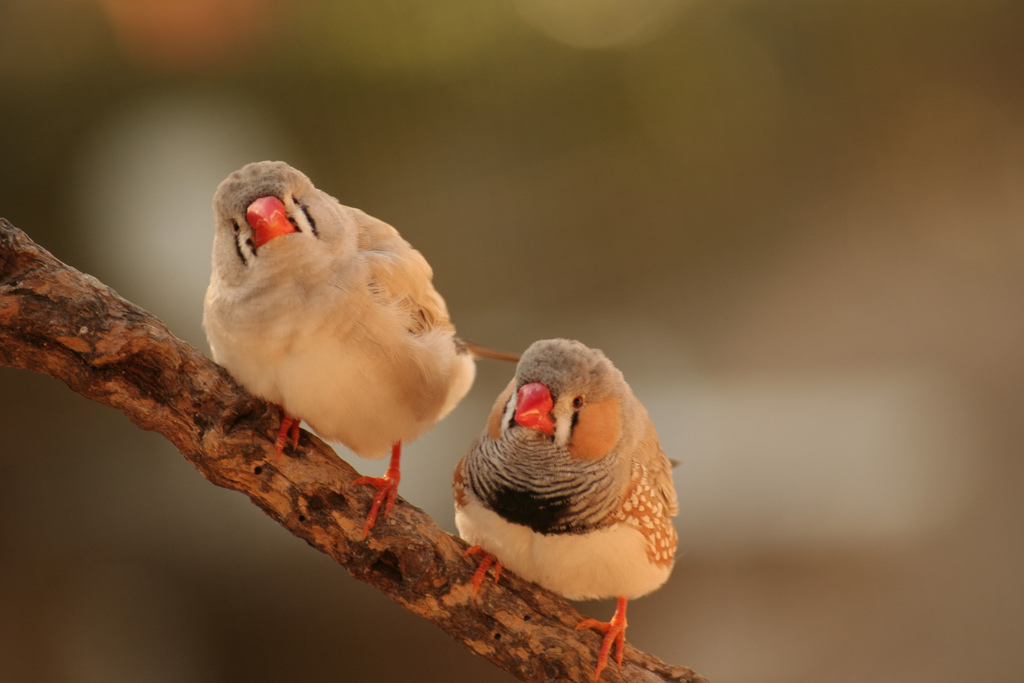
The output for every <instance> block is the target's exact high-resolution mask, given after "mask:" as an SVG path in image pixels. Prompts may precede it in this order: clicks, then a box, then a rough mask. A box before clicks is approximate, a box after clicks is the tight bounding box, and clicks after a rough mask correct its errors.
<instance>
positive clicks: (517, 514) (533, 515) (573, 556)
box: [453, 339, 678, 680]
mask: <svg viewBox="0 0 1024 683" xmlns="http://www.w3.org/2000/svg"><path fill="white" fill-rule="evenodd" d="M671 469H672V464H671V462H670V461H669V459H668V458H667V457H666V456H665V454H664V452H662V450H661V446H660V445H659V443H658V434H657V432H656V430H655V428H654V424H653V423H652V422H651V419H650V418H649V417H648V415H647V411H646V410H645V409H644V407H643V406H642V405H641V404H640V402H639V401H638V400H637V399H636V397H635V396H634V395H633V392H632V390H631V389H630V388H629V385H628V384H626V381H625V379H624V378H623V376H622V373H621V372H619V370H618V369H616V368H615V366H613V365H612V363H611V361H609V360H608V358H607V357H606V356H605V355H604V354H603V353H602V352H601V351H599V350H597V349H591V348H588V347H587V346H585V345H583V344H582V343H580V342H578V341H571V340H566V339H550V340H544V341H538V342H535V343H534V344H532V345H531V346H530V347H529V348H528V349H527V350H526V352H525V353H523V356H522V358H521V360H520V361H519V365H518V367H517V368H516V373H515V377H514V378H513V379H512V381H511V382H510V383H509V385H508V386H507V387H506V388H505V390H504V391H503V392H502V393H501V395H500V396H499V397H498V400H497V401H496V402H495V404H494V408H493V409H492V411H491V414H490V417H489V418H488V421H487V427H486V429H485V430H484V432H483V434H481V435H480V437H479V438H477V440H476V441H475V442H473V444H472V445H471V446H470V449H469V452H468V453H467V454H466V456H465V457H464V458H463V459H462V461H461V462H460V463H459V464H458V466H457V467H456V469H455V474H454V476H453V488H454V497H455V523H456V526H457V527H458V529H459V534H460V535H461V536H462V538H463V539H465V540H466V541H467V542H468V543H470V544H472V547H471V548H470V550H469V551H467V554H469V553H482V554H483V555H484V558H483V560H482V562H481V564H480V567H479V569H478V570H477V572H476V574H475V575H474V578H473V594H474V595H475V594H476V591H477V590H478V589H479V587H480V583H481V581H482V580H483V578H484V576H485V574H486V572H487V570H488V567H489V566H490V565H491V564H492V563H496V566H495V569H496V572H498V573H500V570H501V567H502V566H505V567H508V568H510V569H512V570H513V571H514V572H516V573H517V574H519V575H520V576H521V577H523V578H524V579H528V580H530V581H533V582H535V583H537V584H539V585H541V586H543V587H545V588H548V589H550V590H552V591H554V592H556V593H559V594H561V595H563V596H565V597H567V598H570V599H573V600H586V599H596V598H610V597H615V598H618V605H617V609H616V611H615V615H614V616H613V617H612V620H611V621H610V622H599V621H596V620H593V619H586V620H584V621H583V622H581V623H580V625H579V626H578V627H577V628H593V629H597V630H599V631H603V632H604V634H605V635H604V638H603V641H602V645H601V651H600V654H599V656H598V661H597V667H596V673H595V680H596V679H597V678H598V677H599V676H600V675H601V671H602V670H603V669H604V667H605V665H606V663H607V659H608V654H609V650H610V648H611V645H612V644H613V643H615V644H616V646H617V657H616V659H617V661H618V663H619V666H620V667H621V666H622V649H623V643H624V640H625V630H626V602H627V600H628V599H629V598H635V597H639V596H642V595H646V594H648V593H650V592H651V591H653V590H655V589H657V588H658V587H660V586H661V585H662V584H663V583H665V581H666V580H667V579H668V576H669V574H670V573H671V571H672V566H673V563H674V561H675V551H676V531H675V528H674V527H673V526H672V521H671V517H673V516H675V515H676V513H677V510H678V507H677V503H676V493H675V488H674V486H673V484H672V474H671ZM497 580H498V578H497V576H496V577H495V581H497Z"/></svg>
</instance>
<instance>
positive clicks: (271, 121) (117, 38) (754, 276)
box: [0, 0, 1024, 683]
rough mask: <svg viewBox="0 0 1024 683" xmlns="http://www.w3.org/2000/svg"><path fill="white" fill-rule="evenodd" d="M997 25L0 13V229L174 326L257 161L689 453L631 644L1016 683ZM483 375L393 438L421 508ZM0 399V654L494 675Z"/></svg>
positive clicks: (17, 399) (96, 4)
mask: <svg viewBox="0 0 1024 683" xmlns="http://www.w3.org/2000/svg"><path fill="white" fill-rule="evenodd" d="M1022 35H1024V4H1021V3H1020V2H1014V1H1013V0H1005V1H1004V0H887V1H885V2H870V1H866V0H831V1H829V2H797V1H795V0H770V1H769V0H726V1H717V2H716V1H711V0H499V1H497V2H477V1H476V0H404V1H402V0H345V1H333V0H296V1H294V2H288V1H286V0H173V1H172V0H4V2H2V3H0V159H2V162H0V216H4V217H6V218H8V219H9V220H11V221H12V222H13V223H14V224H15V225H17V226H19V227H20V228H22V229H24V230H25V231H26V232H27V233H28V234H29V235H30V236H31V237H32V238H34V239H35V240H36V241H38V242H39V243H41V244H42V245H44V246H45V247H47V248H48V249H50V250H51V251H52V252H54V253H55V254H56V255H57V256H58V257H59V258H61V259H63V260H64V261H66V262H68V263H70V264H72V265H74V266H76V267H77V268H79V269H81V270H84V271H86V272H89V273H91V274H93V275H95V276H97V277H98V278H100V279H101V280H102V281H104V282H106V283H107V284H110V285H111V286H113V287H114V288H115V289H117V290H118V291H119V292H120V293H121V294H122V295H123V296H125V297H127V298H128V299H130V300H131V301H133V302H135V303H137V304H139V305H141V306H143V307H145V308H147V309H148V310H150V311H152V312H153V313H154V314H156V315H157V316H159V317H160V318H162V319H163V320H164V321H166V322H167V324H168V325H169V326H170V327H171V329H172V330H173V331H174V332H176V333H177V334H178V335H179V336H181V337H183V338H184V339H186V340H188V341H190V342H191V343H193V344H195V345H196V346H197V347H198V348H200V349H202V350H203V351H204V352H205V351H207V346H206V342H205V339H204V336H203V333H202V330H201V327H200V320H201V311H202V297H203V293H204V291H205V288H206V284H207V280H208V277H209V253H210V248H211V241H212V220H211V211H210V200H211V198H212V195H213V192H214V189H215V188H216V186H217V183H218V182H219V181H220V180H221V179H222V178H224V177H225V176H226V175H227V174H228V173H229V172H231V171H232V170H235V169H236V168H238V167H240V166H242V165H243V164H245V163H247V162H250V161H256V160H260V159H270V158H273V159H284V160H286V161H288V162H290V163H291V164H293V165H294V166H296V167H298V168H300V169H302V170H304V171H305V172H306V173H307V174H308V175H309V176H310V177H311V178H312V179H313V181H314V182H315V183H316V184H317V185H318V186H319V187H320V188H322V189H324V190H326V191H327V192H329V193H331V194H333V195H335V196H336V197H338V198H339V200H340V201H342V203H345V204H348V205H351V206H357V207H359V208H362V209H363V210H365V211H367V212H368V213H370V214H372V215H374V216H377V217H379V218H381V219H383V220H385V221H387V222H389V223H391V224H392V225H394V226H396V227H397V228H398V229H399V230H400V231H401V232H402V234H403V236H404V237H406V238H407V239H408V240H409V241H411V242H412V244H413V245H414V246H416V247H417V248H418V249H419V250H420V251H422V252H423V254H424V255H425V256H426V257H427V259H428V260H429V261H430V262H431V263H432V265H433V267H434V270H435V283H436V285H437V287H438V289H439V290H440V291H441V293H442V294H443V295H444V296H445V297H446V299H447V302H448V305H449V308H450V310H451V312H452V316H453V319H454V320H455V322H456V324H457V326H458V328H459V331H460V333H461V334H462V336H464V337H466V338H469V339H472V340H474V341H477V342H479V343H483V344H487V345H490V346H493V347H498V348H502V349H507V350H512V351H520V350H522V349H523V348H525V347H526V346H527V345H528V344H529V343H530V342H532V341H533V340H535V339H538V338H546V337H554V336H566V337H573V338H577V339H580V340H582V341H584V342H585V343H587V344H588V345H590V346H595V347H599V348H602V349H603V350H604V351H605V352H606V353H607V354H608V355H609V356H610V357H611V358H612V359H613V361H614V362H615V363H616V364H617V365H618V366H619V367H620V368H621V369H622V370H623V372H624V373H625V375H626V377H627V379H628V380H629V381H630V382H631V384H632V386H633V388H634V390H635V392H636V394H637V395H638V396H639V398H640V399H641V400H642V401H643V402H644V403H645V404H646V406H647V407H648V409H649V411H650V413H651V414H652V416H653V418H654V420H655V423H656V424H657V426H658V428H659V431H660V434H661V437H662V445H663V447H664V449H665V451H666V452H667V453H668V454H669V456H670V457H672V458H675V459H677V460H679V461H680V465H679V467H677V468H676V470H675V480H676V487H677V489H678V491H679V494H680V502H681V505H680V515H679V517H678V520H677V525H678V529H679V532H680V555H679V560H678V563H677V565H676V569H675V572H674V574H673V576H672V578H671V579H670V581H669V583H668V584H667V585H666V586H665V587H664V588H662V589H661V590H660V591H659V592H658V593H656V594H654V595H653V596H652V597H648V598H645V599H641V600H637V601H635V602H633V603H631V606H630V630H629V634H628V639H629V641H630V642H632V643H633V644H634V645H636V646H637V647H639V648H641V649H644V650H647V651H650V652H652V653H653V654H655V655H657V656H659V657H661V658H663V659H665V660H667V661H669V662H672V663H678V664H685V665H687V666H690V667H693V668H694V669H695V670H697V671H698V672H700V673H702V674H703V675H705V676H707V677H708V678H710V679H711V680H712V681H721V682H724V681H731V682H737V683H742V682H754V681H757V682H758V683H770V682H772V681H780V682H781V681H818V680H828V681H839V682H843V681H861V680H865V679H868V680H872V681H906V680H928V681H932V682H933V683H942V682H945V681H959V680H962V679H964V678H967V677H970V678H972V679H976V680H986V681H1016V680H1020V677H1021V675H1022V670H1024V666H1022V663H1024V662H1022V660H1024V655H1022V652H1021V642H1022V636H1024V533H1022V532H1024V490H1022V489H1024V461H1022V457H1021V455H1022V450H1024V419H1022V418H1024V414H1022V413H1024V411H1022V405H1024V355H1022V349H1024V310H1022V307H1024V87H1022V85H1024V50H1022V49H1021V36H1022ZM511 372H512V369H511V368H510V367H509V366H505V365H499V364H493V363H482V364H481V365H480V371H479V379H478V381H477V384H476V386H475V387H474V389H473V390H472V392H471V393H470V395H469V397H468V398H467V399H466V400H465V401H464V402H463V403H462V404H461V405H460V406H459V407H458V408H457V409H456V410H455V412H454V413H453V414H452V415H451V416H450V417H449V418H448V419H447V420H445V421H444V422H443V423H442V424H441V425H439V426H438V427H437V429H435V430H434V432H432V433H431V434H429V435H427V436H425V437H423V438H421V439H420V440H419V441H417V442H416V443H414V444H412V445H411V446H410V447H408V448H407V449H406V452H407V453H408V457H407V458H406V459H404V462H403V469H404V471H405V476H404V477H403V483H402V494H403V495H404V497H405V498H406V499H408V500H409V501H411V502H413V503H415V504H417V505H419V506H422V507H423V508H424V509H426V510H427V511H428V512H429V513H430V514H431V515H432V516H434V518H435V519H437V520H438V522H439V523H440V524H441V525H442V526H444V527H445V528H446V529H448V530H449V531H454V523H453V519H452V510H451V498H450V485H449V481H450V473H451V470H452V468H453V467H454V465H455V463H456V462H457V461H458V459H459V458H460V457H461V456H462V454H463V452H464V450H465V448H466V446H467V445H468V443H469V442H470V440H471V439H472V438H474V437H475V436H476V434H477V433H478V432H479V431H480V430H481V429H482V427H483V423H484V420H485V417H486V414H487V412H488V409H489V407H490V405H491V402H492V401H493V399H494V397H495V396H496V395H497V393H498V392H499V391H500V390H501V389H502V388H503V386H504V385H505V383H506V382H507V381H508V378H509V377H510V376H511ZM0 425H2V429H0V432H2V434H3V441H2V443H0V680H3V681H39V682H44V683H49V682H55V683H56V682H60V683H62V682H69V683H71V682H80V681H81V682H93V681H97V682H99V681H102V682H106V683H109V682H114V683H118V682H121V681H147V682H157V683H160V682H163V681H168V682H171V681H195V682H197V683H213V682H218V683H219V682H225V683H229V682H234V681H274V682H280V681H298V680H302V681H339V680H352V681H357V680H406V679H415V680H418V681H455V680H459V681H461V680H474V681H508V680H511V677H509V676H508V675H506V674H504V673H503V672H501V671H499V670H498V669H496V668H494V667H493V666H492V665H490V664H489V663H487V662H485V661H484V660H482V659H478V658H476V657H474V656H473V655H471V654H470V653H468V652H467V651H466V650H464V649H462V648H461V647H459V646H457V645H456V644H455V643H454V642H453V641H451V640H450V639H449V638H448V637H447V636H446V635H445V634H443V633H442V632H440V631H439V630H438V629H436V628H435V627H434V626H433V625H432V624H430V623H428V622H426V621H422V620H419V619H418V618H416V617H413V616H411V615H409V614H407V613H405V612H404V611H403V610H401V609H400V608H399V607H397V606H395V605H394V604H393V603H391V602H390V601H389V600H388V599H387V598H385V597H383V596H382V595H380V594H378V593H377V592H375V591H374V590H373V589H371V588H369V587H367V586H365V585H363V584H360V583H358V582H356V581H355V580H353V579H352V578H351V577H350V576H349V575H348V574H347V573H346V572H345V571H344V570H343V569H341V568H340V567H338V566H337V565H335V564H334V563H333V562H331V561H330V560H329V559H327V558H326V557H325V556H322V555H321V554H319V553H318V552H316V551H314V550H313V549H311V548H310V547H308V546H307V545H306V544H305V543H304V542H302V541H300V540H298V539H296V538H293V537H291V536H290V535H289V534H288V533H286V532H285V531H284V530H283V529H281V528H280V527H278V526H277V525H276V524H274V523H273V522H272V521H271V520H270V519H268V518H267V517H266V516H265V515H264V514H263V513H262V512H260V511H259V510H258V509H257V508H255V507H254V506H253V505H251V504H250V503H249V502H248V500H247V499H246V498H244V497H243V496H241V495H240V494H237V493H232V492H228V491H225V490H222V489H218V488H216V487H214V486H212V485H211V484H209V483H208V482H206V481H205V480H204V479H203V478H202V477H201V476H200V475H199V474H198V473H197V472H196V471H195V470H194V469H193V468H192V467H191V466H190V465H188V464H187V463H186V462H185V461H184V460H183V459H182V458H181V457H180V456H179V455H178V454H177V453H176V452H175V451H174V450H173V449H172V448H171V447H170V446H169V445H168V444H167V443H165V442H164V441H163V440H162V439H161V438H159V437H157V436H155V435H153V434H150V433H144V432H140V431H139V430H137V429H136V428H135V427H134V426H132V425H131V424H130V423H129V422H128V421H127V419H125V418H124V417H123V416H121V415H120V414H119V413H117V412H115V411H113V410H111V409H108V408H104V407H101V406H98V405H96V404H92V403H90V402H88V401H86V400H85V399H81V398H79V397H78V396H76V395H74V394H73V393H71V392H70V391H69V390H68V389H67V388H66V387H64V386H63V385H62V384H60V383H59V382H57V381H55V380H51V379H49V378H46V377H42V376H38V375H34V374H32V373H28V372H24V371H15V370H11V369H6V368H0ZM339 448H340V447H339ZM340 452H341V455H342V456H343V457H346V458H349V457H350V456H351V454H348V453H346V452H344V449H340ZM353 464H355V466H356V467H357V469H360V470H361V471H363V472H365V473H370V474H379V473H380V472H381V471H382V470H383V468H384V466H385V463H368V462H367V461H362V460H356V461H355V462H354V463H353ZM579 607H580V609H581V611H583V612H584V613H585V614H587V615H589V616H594V617H596V618H601V619H608V618H609V617H610V616H611V613H612V611H613V608H614V607H613V603H612V602H611V601H607V602H596V603H583V604H581V605H580V606H579Z"/></svg>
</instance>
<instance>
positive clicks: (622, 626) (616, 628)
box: [576, 598, 626, 681]
mask: <svg viewBox="0 0 1024 683" xmlns="http://www.w3.org/2000/svg"><path fill="white" fill-rule="evenodd" d="M581 628H592V629H594V630H595V631H601V632H603V633H604V640H603V641H602V642H601V654H599V655H598V657H597V670H596V671H595V672H594V680H595V681H596V680H597V679H599V678H600V677H601V672H602V671H604V667H605V665H606V664H607V663H608V653H609V651H610V650H611V647H612V643H615V648H616V657H615V661H616V662H617V663H618V665H619V669H622V648H623V647H624V646H625V643H626V598H619V604H618V606H617V607H616V608H615V616H613V617H612V620H611V621H608V622H604V621H598V620H596V619H584V620H583V621H581V622H580V623H579V625H578V626H577V627H576V630H577V631H578V630H580V629H581Z"/></svg>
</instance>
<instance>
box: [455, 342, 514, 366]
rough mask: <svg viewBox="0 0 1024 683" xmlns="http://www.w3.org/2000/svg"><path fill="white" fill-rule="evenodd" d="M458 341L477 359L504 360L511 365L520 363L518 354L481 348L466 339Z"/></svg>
mask: <svg viewBox="0 0 1024 683" xmlns="http://www.w3.org/2000/svg"><path fill="white" fill-rule="evenodd" d="M457 341H458V343H459V344H460V345H461V347H462V348H464V349H466V350H467V351H469V352H470V353H471V354H473V355H474V356H476V357H477V358H487V359H488V360H502V361H506V362H509V363H518V362H519V354H518V353H507V352H505V351H495V350H494V349H489V348H487V347H486V346H480V345H479V344H475V343H473V342H471V341H466V340H465V339H458V340H457Z"/></svg>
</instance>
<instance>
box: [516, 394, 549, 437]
mask: <svg viewBox="0 0 1024 683" xmlns="http://www.w3.org/2000/svg"><path fill="white" fill-rule="evenodd" d="M554 405H555V403H554V401H552V400H551V392H550V391H548V388H547V387H546V386H544V385H543V384H541V383H540V382H531V383H530V384H524V385H523V388H522V389H520V390H519V398H518V399H517V400H516V414H515V421H516V422H518V423H519V424H521V425H522V426H524V427H526V428H527V429H536V430H537V431H538V432H544V433H545V434H547V435H548V436H551V435H553V434H554V433H555V423H554V421H553V420H552V419H551V408H552V407H554Z"/></svg>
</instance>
